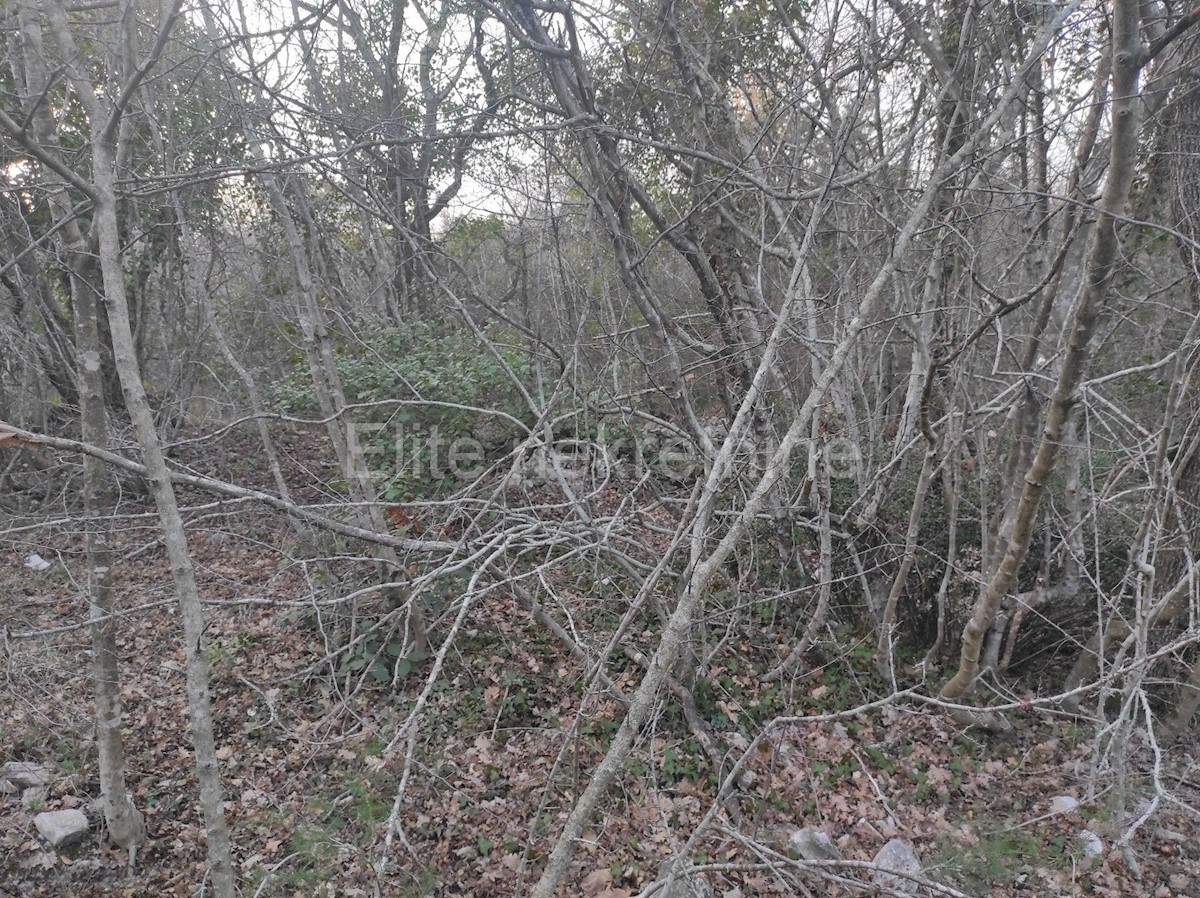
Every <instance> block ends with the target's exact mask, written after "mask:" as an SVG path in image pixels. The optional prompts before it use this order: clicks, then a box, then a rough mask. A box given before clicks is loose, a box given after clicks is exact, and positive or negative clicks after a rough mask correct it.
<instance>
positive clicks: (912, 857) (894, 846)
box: [871, 839, 922, 895]
mask: <svg viewBox="0 0 1200 898" xmlns="http://www.w3.org/2000/svg"><path fill="white" fill-rule="evenodd" d="M875 866H877V867H881V868H882V869H880V870H876V871H875V875H874V876H873V877H872V878H871V881H872V882H873V883H874V884H875V885H877V886H879V887H880V888H883V889H890V890H891V891H893V892H895V893H897V894H900V895H915V894H917V888H918V886H917V883H916V882H914V881H913V880H911V879H908V878H907V877H906V876H898V875H896V874H899V873H906V874H908V875H910V876H920V875H921V872H922V868H921V860H920V858H918V857H917V852H916V849H914V848H913V846H912V844H911V843H909V842H906V841H905V840H904V839H892V840H891V841H890V842H888V843H887V844H886V845H884V846H883V847H882V848H881V849H879V854H877V855H875ZM888 871H894V872H888Z"/></svg>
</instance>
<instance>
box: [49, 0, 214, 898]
mask: <svg viewBox="0 0 1200 898" xmlns="http://www.w3.org/2000/svg"><path fill="white" fill-rule="evenodd" d="M46 8H47V12H48V15H49V19H50V24H51V27H52V29H53V30H54V33H55V37H56V39H57V41H58V44H59V48H60V52H61V53H62V56H63V60H64V65H65V66H66V70H67V76H68V77H69V78H70V80H71V83H72V85H73V87H74V89H75V94H76V96H77V97H78V98H79V100H80V102H81V103H82V105H83V107H84V112H85V114H86V116H87V121H88V127H89V130H90V136H91V153H92V169H93V170H92V178H93V182H92V185H91V186H92V190H91V195H92V202H93V211H92V220H93V225H92V226H93V227H94V228H95V229H96V233H97V238H98V239H97V249H98V255H99V260H100V271H101V275H102V278H103V282H104V302H105V304H106V307H107V309H108V321H109V327H110V332H111V337H112V342H113V354H114V357H115V360H116V366H117V375H118V377H119V379H120V381H121V388H122V392H123V393H124V396H125V405H126V409H127V410H128V412H129V416H130V419H131V420H132V422H133V427H134V432H135V434H136V437H137V441H138V446H139V448H140V449H141V452H142V458H143V461H144V463H145V466H146V473H147V480H148V482H149V486H150V492H151V494H152V495H153V497H154V503H155V506H156V507H157V509H158V515H159V521H160V523H161V526H162V529H163V537H164V543H165V545H166V549H167V556H168V558H169V559H170V564H171V574H172V577H173V579H174V581H175V589H176V593H177V597H178V599H179V610H180V618H181V619H182V623H183V636H184V640H185V647H186V652H187V675H186V676H187V695H188V710H189V712H190V713H191V718H192V741H193V746H194V751H195V760H196V776H197V779H198V780H199V784H200V804H201V810H202V812H203V815H204V820H205V829H206V833H207V838H208V857H209V862H210V864H211V868H212V869H211V875H212V883H213V891H214V893H215V894H216V896H217V898H234V896H235V894H236V879H235V875H234V871H233V860H232V851H231V847H230V841H229V829H228V826H227V824H226V821H225V807H224V802H223V799H222V796H221V779H220V765H219V762H218V760H217V755H216V739H215V735H214V730H213V720H212V709H211V705H210V702H209V694H208V679H209V665H208V655H207V654H206V652H205V650H204V611H203V607H202V605H201V603H200V592H199V589H198V587H197V585H196V575H195V571H194V569H193V567H192V558H191V554H190V552H189V550H188V546H187V535H186V532H185V530H184V525H183V518H182V516H181V515H180V513H179V505H178V503H177V501H176V499H175V490H174V487H173V486H172V483H171V474H170V470H169V469H168V467H167V463H166V459H165V457H164V455H163V451H162V446H161V444H160V442H159V437H158V433H157V431H156V430H155V427H154V416H153V412H152V410H151V408H150V403H149V401H148V400H147V398H146V392H145V389H144V387H143V386H142V372H141V369H140V366H139V364H138V359H137V348H136V343H135V340H134V336H133V330H132V328H131V325H130V319H129V306H128V302H127V300H126V292H125V272H124V268H123V267H122V265H121V243H120V229H119V223H118V218H117V192H116V186H115V181H116V174H117V172H116V167H117V158H118V156H119V155H120V152H121V151H120V147H119V145H118V142H117V135H118V126H119V123H120V119H121V114H122V112H123V111H124V110H123V108H121V107H118V106H117V105H116V104H117V100H118V99H121V100H124V101H125V102H126V103H127V102H128V98H129V95H130V94H131V93H132V92H133V91H135V90H136V87H137V84H138V83H139V82H140V80H141V78H142V77H144V75H145V74H146V73H147V72H148V71H149V69H150V68H151V66H152V65H153V63H154V62H155V61H156V58H157V56H158V55H159V54H160V53H161V51H162V48H163V46H164V44H165V42H166V39H167V36H168V35H169V33H170V30H171V28H172V26H173V24H174V22H175V19H176V18H177V16H178V15H179V3H178V2H175V3H173V4H168V5H167V6H166V7H165V8H164V9H163V17H162V20H161V23H160V26H159V32H158V35H157V39H156V42H155V45H154V47H153V49H152V50H151V54H150V57H149V59H148V60H147V61H145V62H144V63H143V65H142V66H141V67H140V68H138V69H136V70H134V71H130V72H123V73H121V74H122V75H123V78H122V83H121V86H122V88H123V90H122V92H121V93H120V94H118V95H117V97H116V98H114V99H113V100H112V101H111V103H110V104H107V105H106V104H104V103H102V102H101V100H100V98H99V96H97V93H96V91H95V89H94V87H93V84H92V81H91V78H90V77H89V76H88V74H87V73H86V72H85V70H84V69H83V68H82V65H81V57H80V54H79V51H78V49H77V47H76V44H75V40H74V37H73V35H72V33H71V29H70V25H69V24H68V21H67V15H66V11H65V10H64V9H63V7H62V5H61V3H60V2H59V0H50V2H49V3H48V4H47V7H46ZM121 18H122V20H128V21H132V20H133V12H132V10H128V9H125V10H123V15H122V16H121ZM126 79H127V80H126Z"/></svg>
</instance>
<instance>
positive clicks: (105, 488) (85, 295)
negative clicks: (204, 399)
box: [17, 3, 146, 870]
mask: <svg viewBox="0 0 1200 898" xmlns="http://www.w3.org/2000/svg"><path fill="white" fill-rule="evenodd" d="M17 14H18V18H19V21H20V27H21V34H22V38H23V41H22V44H23V50H24V53H23V58H24V63H25V68H24V74H25V83H24V84H23V85H22V87H23V88H24V91H25V94H26V96H28V97H29V98H30V100H31V106H32V108H31V109H30V113H31V119H32V121H33V131H34V139H35V140H36V141H37V142H38V143H39V144H40V145H41V146H43V147H50V146H52V145H53V139H52V135H53V130H54V125H53V123H52V122H51V121H50V120H49V114H48V109H47V107H46V105H45V104H44V103H42V102H41V101H40V98H41V97H42V95H43V93H44V92H45V91H47V90H48V89H49V82H48V80H47V78H46V70H45V47H44V46H43V43H42V40H43V38H42V30H41V25H40V24H39V22H38V18H37V15H36V12H35V11H34V10H32V9H31V8H30V6H29V4H27V3H22V4H21V5H20V6H19V7H18V11H17ZM47 178H48V180H49V181H50V183H51V185H52V186H51V193H50V197H49V205H50V209H51V213H52V215H53V218H54V222H55V224H56V225H57V226H58V227H59V228H61V230H62V234H63V237H62V242H63V245H64V250H65V253H64V256H65V257H66V260H67V264H68V267H69V271H70V293H71V309H72V312H73V313H74V322H73V325H74V331H75V356H76V358H77V360H78V366H77V371H76V380H77V384H78V387H77V391H78V397H79V420H80V434H81V436H82V438H83V440H84V441H85V442H87V443H91V444H92V445H94V446H101V447H103V446H106V445H107V443H108V408H107V403H106V402H105V385H104V372H103V368H102V361H101V360H102V358H103V347H102V344H101V339H100V325H99V318H100V315H101V314H102V313H101V303H102V302H103V298H104V297H103V293H102V288H101V286H100V284H99V283H98V279H97V277H96V274H97V272H96V268H95V264H94V259H93V257H92V255H91V254H90V253H89V252H88V246H87V240H86V238H85V237H84V235H83V233H82V232H81V231H80V228H79V221H78V218H77V214H76V210H75V208H74V206H73V203H72V201H71V197H70V195H69V193H68V192H67V189H66V185H65V184H63V183H62V181H61V179H60V178H58V176H57V175H56V174H55V173H53V172H48V173H47ZM109 477H110V473H109V471H108V468H107V466H106V465H105V464H104V462H102V461H101V460H99V459H97V458H95V457H90V456H88V457H85V458H84V461H83V505H84V518H85V520H86V522H87V523H86V537H85V554H86V560H87V584H88V596H89V602H88V617H89V619H90V621H91V631H92V655H93V672H92V680H93V685H94V689H95V697H96V745H97V753H98V760H99V768H100V797H101V802H102V806H103V809H104V822H105V825H106V826H107V828H108V834H109V837H110V838H111V839H112V840H113V842H115V843H116V844H117V845H119V846H121V847H122V848H124V849H126V850H127V851H128V852H129V866H130V869H131V870H132V868H133V863H134V857H135V853H136V851H137V847H138V845H140V844H141V843H142V841H144V839H145V836H146V827H145V820H144V818H143V817H142V814H141V812H140V811H138V810H137V808H135V807H134V806H133V802H132V800H131V799H130V797H129V794H128V792H127V791H126V785H125V746H124V743H123V741H122V738H121V679H120V667H119V660H118V654H117V638H116V631H117V622H116V620H115V619H114V617H113V611H114V604H113V597H112V589H111V585H110V581H111V573H112V572H111V565H112V551H111V549H110V547H109V537H110V533H111V514H112V510H113V505H114V503H113V496H112V490H111V488H110V486H109Z"/></svg>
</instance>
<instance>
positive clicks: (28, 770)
mask: <svg viewBox="0 0 1200 898" xmlns="http://www.w3.org/2000/svg"><path fill="white" fill-rule="evenodd" d="M50 777H51V773H50V768H49V767H47V766H45V765H44V764H36V763H34V762H33V761H9V762H8V763H7V764H5V765H4V766H3V767H0V780H8V781H9V782H10V783H12V784H13V785H14V786H20V787H21V788H22V789H29V788H32V787H34V786H48V785H50Z"/></svg>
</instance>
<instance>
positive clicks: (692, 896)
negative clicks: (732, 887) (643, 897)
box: [654, 858, 717, 898]
mask: <svg viewBox="0 0 1200 898" xmlns="http://www.w3.org/2000/svg"><path fill="white" fill-rule="evenodd" d="M673 865H677V869H678V870H680V871H682V870H686V869H687V866H688V865H687V862H686V861H683V860H679V861H677V860H676V859H675V858H667V859H666V860H665V861H663V862H662V863H661V864H659V865H658V881H659V882H661V883H664V886H663V888H661V889H659V890H658V891H657V892H655V893H654V894H655V895H657V896H661V898H716V896H717V893H716V891H715V890H714V889H713V887H712V884H711V883H710V882H709V881H708V878H707V877H706V876H705V875H704V874H703V873H683V872H677V873H676V874H675V878H674V879H673V880H670V875H671V868H672V866H673ZM668 880H670V885H666V883H667V882H668Z"/></svg>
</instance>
